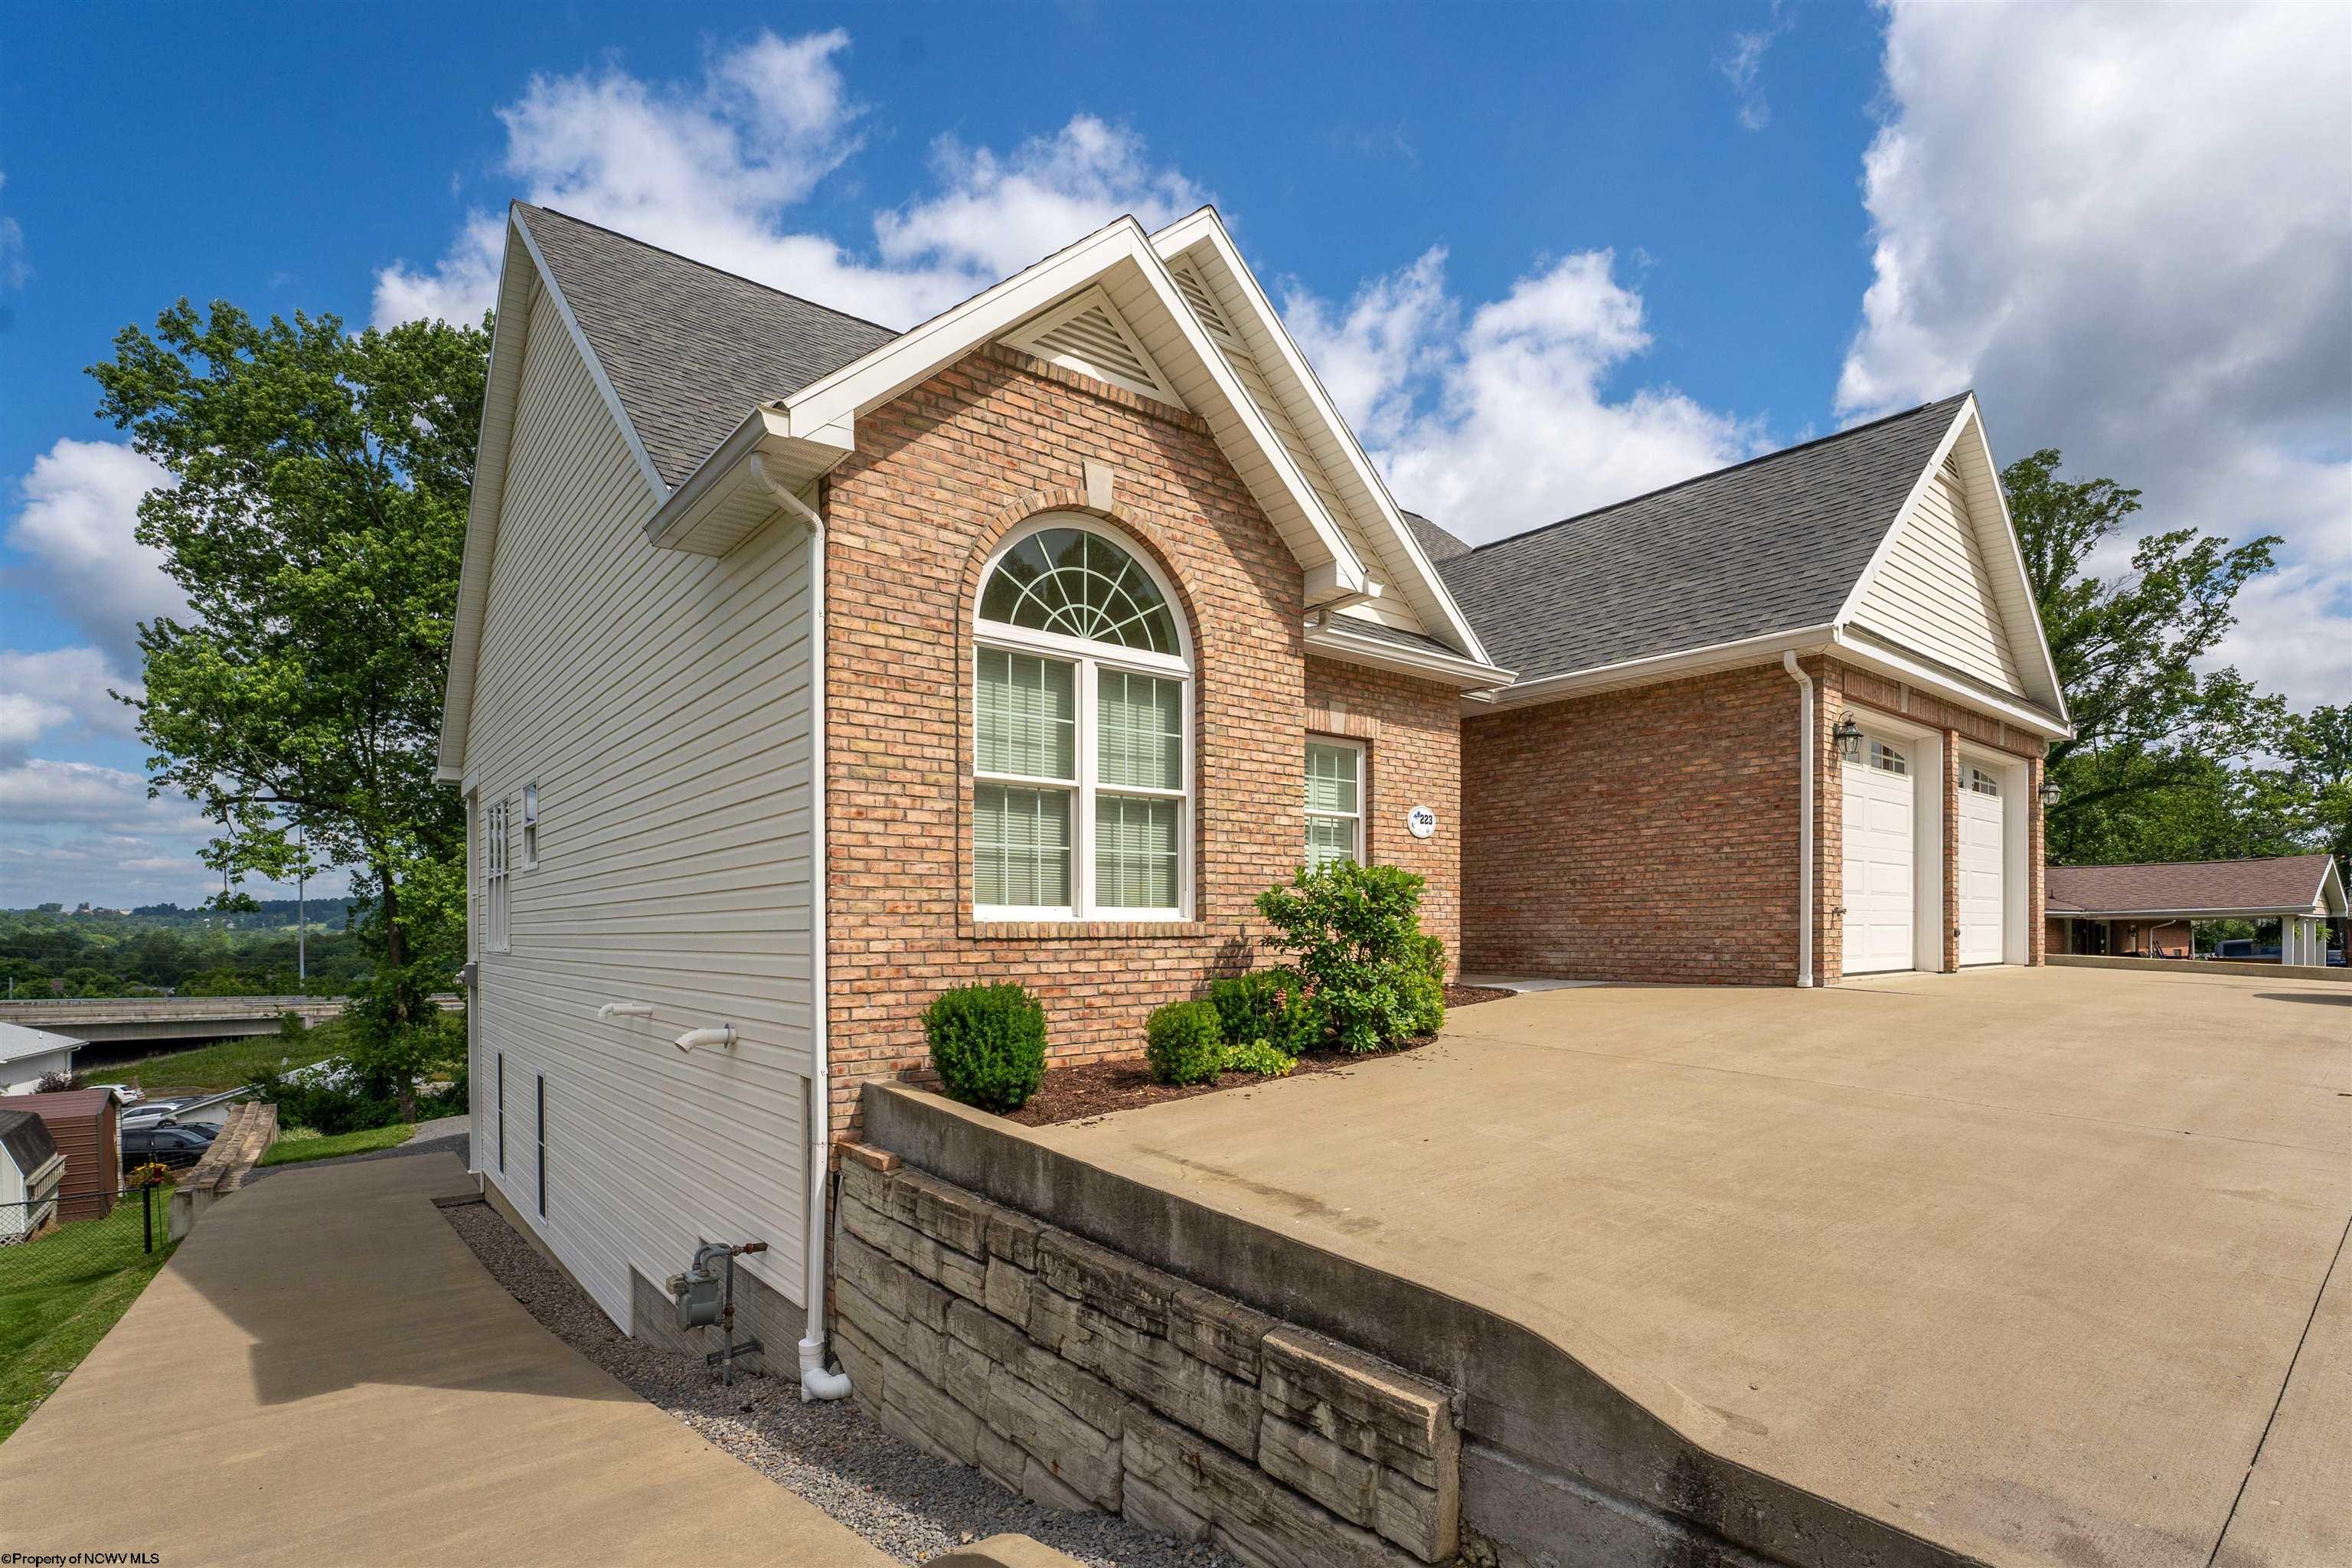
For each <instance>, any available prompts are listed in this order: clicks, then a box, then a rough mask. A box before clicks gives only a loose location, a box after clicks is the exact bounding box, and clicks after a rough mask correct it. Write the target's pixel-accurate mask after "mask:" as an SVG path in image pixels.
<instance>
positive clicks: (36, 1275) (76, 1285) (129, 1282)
mask: <svg viewBox="0 0 2352 1568" xmlns="http://www.w3.org/2000/svg"><path fill="white" fill-rule="evenodd" d="M170 1197H171V1191H170V1189H169V1188H163V1189H161V1190H159V1191H158V1192H157V1193H156V1194H155V1250H154V1251H153V1252H152V1253H148V1252H145V1251H143V1250H142V1245H143V1240H142V1238H143V1230H142V1220H141V1215H140V1206H139V1203H138V1200H137V1194H132V1196H131V1199H130V1201H127V1202H123V1203H118V1204H117V1205H115V1207H114V1212H113V1213H112V1214H110V1215H107V1216H106V1217H105V1218H104V1219H93V1220H81V1221H78V1222H77V1223H75V1224H72V1225H68V1226H60V1227H59V1228H58V1229H57V1230H55V1231H53V1232H51V1233H50V1234H49V1235H47V1236H45V1237H41V1238H40V1239H39V1240H38V1241H35V1242H30V1243H28V1244H26V1245H25V1246H23V1247H0V1441H5V1439H6V1438H7V1436H8V1435H9V1434H10V1433H11V1432H14V1431H15V1430H16V1428H17V1427H19V1426H23V1425H24V1424H25V1418H26V1416H28V1415H32V1413H33V1411H34V1410H35V1408H36V1407H37V1406H38V1405H40V1403H41V1401H42V1400H44V1399H47V1397H48V1396H49V1395H50V1394H52V1393H53V1392H55V1390H56V1388H57V1386H58V1384H60V1383H62V1382H64V1381H65V1376H66V1373H69V1372H71V1371H72V1370H73V1369H74V1368H75V1367H76V1366H78V1365H79V1364H80V1363H81V1358H82V1357H84V1356H86V1355H88V1354H89V1350H90V1347H91V1346H92V1345H94V1344H96V1343H98V1342H99V1341H100V1340H101V1339H103V1338H105V1337H106V1331H107V1330H109V1329H110V1328H112V1327H114V1323H115V1320H116V1319H118V1318H120V1317H121V1316H122V1314H123V1313H124V1312H125V1311H126V1310H129V1309H130V1306H131V1302H132V1301H134V1300H138V1298H139V1292H140V1291H142V1290H143V1289H146V1288H147V1281H149V1280H150V1279H153V1278H154V1277H155V1271H156V1270H157V1269H158V1268H162V1267H163V1259H164V1258H166V1257H167V1256H169V1255H170V1252H171V1250H172V1249H171V1246H170V1244H169V1243H167V1242H166V1241H164V1239H163V1237H164V1233H165V1229H166V1224H167V1218H168V1214H167V1211H168V1208H169V1200H170Z"/></svg>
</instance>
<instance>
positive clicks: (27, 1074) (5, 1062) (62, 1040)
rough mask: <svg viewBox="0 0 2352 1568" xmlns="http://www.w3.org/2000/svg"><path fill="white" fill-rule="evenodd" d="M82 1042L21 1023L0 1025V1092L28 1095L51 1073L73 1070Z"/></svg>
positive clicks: (2, 1093)
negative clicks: (75, 1057)
mask: <svg viewBox="0 0 2352 1568" xmlns="http://www.w3.org/2000/svg"><path fill="white" fill-rule="evenodd" d="M81 1047H82V1042H81V1041H79V1040H77V1039H75V1038H74V1037H72V1036H71V1035H60V1034H57V1033H55V1032H53V1031H51V1030H48V1029H33V1028H27V1027H26V1026H24V1025H22V1024H0V1095H5V1094H30V1093H32V1092H33V1090H34V1089H37V1088H39V1087H40V1082H41V1080H42V1079H45V1078H47V1077H48V1075H49V1074H51V1073H53V1072H71V1071H73V1059H74V1053H75V1052H76V1051H78V1050H79V1049H81Z"/></svg>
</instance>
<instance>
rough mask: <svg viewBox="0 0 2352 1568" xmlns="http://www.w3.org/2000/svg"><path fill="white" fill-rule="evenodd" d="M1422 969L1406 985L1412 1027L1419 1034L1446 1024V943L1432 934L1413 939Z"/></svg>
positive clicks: (1428, 1033)
mask: <svg viewBox="0 0 2352 1568" xmlns="http://www.w3.org/2000/svg"><path fill="white" fill-rule="evenodd" d="M1414 945H1415V948H1416V950H1417V951H1416V952H1415V959H1416V962H1417V963H1419V965H1420V971H1419V973H1416V974H1415V975H1414V976H1413V977H1412V980H1411V981H1410V982H1409V983H1408V984H1407V985H1406V987H1405V1000H1406V1004H1407V1006H1406V1011H1407V1012H1408V1013H1410V1014H1411V1015H1412V1022H1411V1024H1410V1028H1411V1030H1412V1033H1413V1034H1416V1035H1433V1034H1435V1033H1437V1031H1438V1030H1440V1029H1442V1028H1444V1026H1445V943H1444V942H1442V941H1441V940H1439V939H1438V938H1436V937H1433V936H1421V937H1416V938H1415V939H1414Z"/></svg>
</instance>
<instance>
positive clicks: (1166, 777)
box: [1095, 669, 1184, 789]
mask: <svg viewBox="0 0 2352 1568" xmlns="http://www.w3.org/2000/svg"><path fill="white" fill-rule="evenodd" d="M1095 728H1096V731H1097V733H1096V739H1095V755H1096V762H1097V767H1098V768H1099V770H1100V773H1099V776H1100V779H1101V782H1102V783H1104V784H1109V785H1114V786H1116V785H1127V786H1129V787H1135V786H1141V787H1143V788H1146V789H1182V788H1183V787H1184V686H1183V683H1182V682H1181V681H1176V680H1160V679H1154V678H1153V677H1151V676H1149V675H1132V674H1129V672H1127V671H1125V670H1120V669H1106V670H1104V671H1102V672H1101V675H1100V677H1099V679H1098V680H1097V685H1096V700H1095Z"/></svg>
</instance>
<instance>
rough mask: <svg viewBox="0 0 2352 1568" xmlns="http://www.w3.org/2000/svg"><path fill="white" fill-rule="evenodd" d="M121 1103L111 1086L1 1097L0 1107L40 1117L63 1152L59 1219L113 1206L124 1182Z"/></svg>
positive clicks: (96, 1215) (101, 1212) (102, 1212)
mask: <svg viewBox="0 0 2352 1568" xmlns="http://www.w3.org/2000/svg"><path fill="white" fill-rule="evenodd" d="M11 1110H24V1111H29V1112H31V1113H32V1114H33V1115H35V1116H37V1117H39V1118H40V1119H41V1121H42V1123H43V1124H44V1125H45V1126H46V1127H47V1129H48V1132H49V1137H50V1139H51V1140H52V1141H53V1142H55V1143H56V1144H57V1146H58V1152H59V1153H61V1154H63V1155H64V1156H65V1157H66V1166H65V1172H64V1174H63V1176H62V1178H61V1180H60V1181H59V1183H58V1223H60V1224H70V1223H72V1222H73V1221H75V1220H78V1219H101V1218H103V1217H105V1216H106V1215H109V1214H111V1213H113V1212H114V1194H115V1192H116V1190H117V1189H118V1188H120V1187H121V1185H122V1127H121V1121H120V1120H119V1118H120V1114H121V1107H120V1106H118V1105H117V1104H116V1103H115V1099H114V1091H113V1090H112V1089H64V1090H61V1091H59V1092H58V1093H56V1094H13V1095H9V1096H7V1097H5V1098H0V1113H5V1112H7V1111H11Z"/></svg>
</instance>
